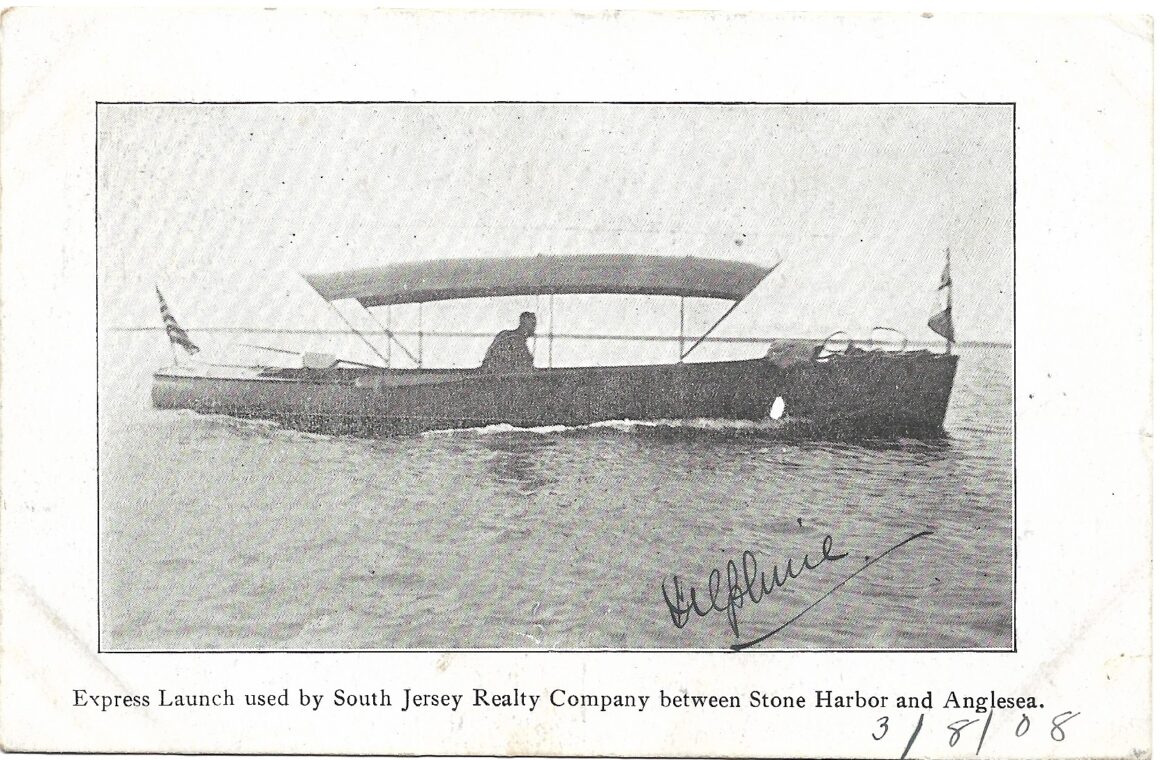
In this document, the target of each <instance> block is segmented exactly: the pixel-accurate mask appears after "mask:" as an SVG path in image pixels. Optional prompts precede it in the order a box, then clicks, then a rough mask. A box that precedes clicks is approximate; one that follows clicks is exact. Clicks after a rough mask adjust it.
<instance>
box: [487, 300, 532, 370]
mask: <svg viewBox="0 0 1160 760" xmlns="http://www.w3.org/2000/svg"><path fill="white" fill-rule="evenodd" d="M535 334H536V315H535V314H533V313H532V312H530V311H525V312H524V313H523V314H521V315H520V326H519V327H517V328H516V329H514V330H504V331H503V332H501V333H500V334H499V335H497V336H495V340H493V341H492V342H491V347H490V348H488V349H487V355H485V356H484V357H483V366H482V367H481V368H480V369H483V370H486V371H488V372H508V371H511V370H516V371H519V370H530V369H532V367H533V364H532V352H531V351H529V350H528V338H530V337H532V336H533V335H535Z"/></svg>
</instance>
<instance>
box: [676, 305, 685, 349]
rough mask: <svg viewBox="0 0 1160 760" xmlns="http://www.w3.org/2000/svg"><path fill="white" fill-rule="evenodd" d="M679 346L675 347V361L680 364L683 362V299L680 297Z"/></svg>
mask: <svg viewBox="0 0 1160 760" xmlns="http://www.w3.org/2000/svg"><path fill="white" fill-rule="evenodd" d="M679 335H680V338H679V339H678V340H679V345H678V346H677V361H678V363H682V362H684V361H685V297H684V296H681V327H680V332H679Z"/></svg>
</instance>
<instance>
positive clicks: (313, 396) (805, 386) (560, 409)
mask: <svg viewBox="0 0 1160 760" xmlns="http://www.w3.org/2000/svg"><path fill="white" fill-rule="evenodd" d="M957 362H958V357H957V356H953V355H945V354H931V353H929V352H926V351H915V352H909V353H906V354H890V353H879V352H870V353H863V354H859V355H855V356H833V357H830V358H829V359H828V360H824V361H798V362H794V363H790V364H789V365H788V366H781V365H779V364H777V363H774V362H771V361H767V360H765V359H754V360H745V361H730V362H705V363H688V364H669V365H643V366H623V367H563V368H555V369H536V370H532V371H530V372H519V373H510V374H487V373H483V372H480V371H477V370H385V369H384V370H377V369H369V368H368V369H332V370H306V369H301V370H299V369H283V370H253V371H249V372H246V371H233V372H221V371H217V372H195V371H191V370H188V369H184V368H170V369H166V370H161V371H159V372H157V373H156V374H155V375H154V383H153V394H152V395H153V403H154V405H155V406H157V407H159V408H164V409H190V410H193V411H197V412H202V413H210V414H224V415H229V416H234V417H244V418H259V419H269V420H275V421H279V422H282V423H284V424H287V425H290V426H293V427H297V428H303V429H308V430H318V431H325V432H343V433H355V434H362V435H397V434H404V433H413V432H418V431H424V430H438V429H447V428H466V427H481V426H485V425H495V424H508V425H512V426H515V427H539V426H545V425H583V424H588V423H593V422H600V421H605V420H625V419H629V420H679V419H703V418H708V419H729V420H753V421H760V420H766V419H768V418H769V413H770V408H771V406H772V405H773V404H774V402H775V400H776V399H777V398H778V397H781V398H782V399H783V400H784V402H785V415H786V417H787V418H789V419H792V420H794V421H796V422H797V423H800V424H801V425H803V426H805V427H806V428H808V430H810V431H811V432H812V433H815V434H817V435H821V436H836V437H838V436H841V437H844V436H864V437H883V436H887V437H901V436H907V437H929V436H937V435H941V434H942V425H943V419H944V417H945V414H946V409H947V403H948V400H949V398H950V393H951V388H952V387H953V384H954V376H955V369H956V365H957Z"/></svg>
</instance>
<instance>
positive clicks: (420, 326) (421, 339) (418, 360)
mask: <svg viewBox="0 0 1160 760" xmlns="http://www.w3.org/2000/svg"><path fill="white" fill-rule="evenodd" d="M416 362H417V363H418V365H419V369H423V302H422V301H420V302H419V358H418V359H416Z"/></svg>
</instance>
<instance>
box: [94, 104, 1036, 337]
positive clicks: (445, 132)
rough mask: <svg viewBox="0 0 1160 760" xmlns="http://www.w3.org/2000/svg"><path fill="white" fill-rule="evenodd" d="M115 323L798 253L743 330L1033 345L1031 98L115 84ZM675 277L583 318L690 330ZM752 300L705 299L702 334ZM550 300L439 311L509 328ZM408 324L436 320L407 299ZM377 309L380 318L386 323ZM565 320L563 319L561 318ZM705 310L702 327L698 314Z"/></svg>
mask: <svg viewBox="0 0 1160 760" xmlns="http://www.w3.org/2000/svg"><path fill="white" fill-rule="evenodd" d="M98 118H99V122H98V170H99V174H98V191H99V196H98V234H99V242H98V261H99V265H98V266H99V285H100V294H99V295H100V301H101V326H102V328H105V329H107V328H110V327H124V326H157V325H159V324H160V322H159V317H158V313H157V304H156V298H155V296H154V295H153V287H154V284H157V285H159V286H160V287H161V289H162V291H163V292H164V293H165V295H166V297H167V299H168V301H169V304H170V306H171V308H172V309H173V311H174V312H175V314H176V315H177V316H178V318H179V319H180V321H181V322H182V323H183V325H184V326H186V327H187V328H188V329H190V331H191V332H194V331H195V330H196V329H197V328H199V327H202V328H206V327H220V326H235V327H288V328H304V329H310V328H323V329H332V328H340V327H342V323H341V321H340V320H339V319H338V318H337V317H336V316H335V315H334V314H333V313H331V312H330V310H329V308H328V307H327V306H326V305H325V303H324V302H322V301H321V299H320V298H319V297H318V296H317V295H316V294H314V293H313V291H312V290H311V289H310V288H309V286H308V285H306V284H305V283H304V282H303V281H302V279H301V278H300V277H299V275H298V273H299V272H316V271H334V270H341V269H345V268H351V267H361V266H373V265H376V264H380V263H387V262H391V261H403V260H419V259H425V258H444V257H474V256H532V255H544V256H551V255H566V254H578V253H583V254H605V253H607V254H614V253H634V254H647V255H677V256H687V255H693V256H706V257H713V258H729V259H736V260H741V261H751V262H755V263H759V264H763V265H767V266H769V265H772V264H774V263H776V262H778V261H780V262H782V263H781V264H780V266H779V267H778V268H777V270H776V271H775V272H774V274H773V275H771V276H770V277H769V278H768V279H767V280H766V281H765V282H763V283H762V284H761V285H760V286H759V287H758V288H757V289H756V290H755V291H754V292H753V293H752V294H751V295H750V297H749V298H748V299H746V301H744V302H743V303H742V305H741V306H740V307H739V308H738V309H737V310H736V311H735V312H734V313H733V315H732V316H731V317H730V318H729V319H728V320H727V321H726V323H724V324H723V325H722V326H721V327H720V328H719V330H718V331H717V333H715V334H718V335H723V336H763V337H764V336H784V337H818V336H825V335H828V334H830V333H832V332H834V331H835V330H839V329H844V330H846V331H848V332H850V333H851V334H854V335H857V336H864V335H866V334H868V333H869V331H870V330H871V329H872V328H873V327H875V326H878V325H884V326H890V327H895V328H897V329H899V330H902V331H903V332H904V333H906V334H907V335H908V337H909V338H910V339H911V340H913V341H925V340H938V336H936V335H934V334H933V333H932V332H930V331H929V329H928V328H927V327H926V320H927V318H928V317H929V316H930V315H931V314H933V313H934V312H935V311H936V310H937V309H938V308H939V300H938V299H939V293H938V292H937V291H936V288H937V285H938V281H939V275H940V274H941V272H942V268H943V263H944V260H945V256H946V249H947V248H948V247H949V248H950V252H951V257H952V271H953V278H954V288H955V289H954V299H955V323H956V325H955V326H956V332H957V334H958V337H959V339H960V340H985V341H999V342H1010V341H1011V339H1012V333H1013V324H1012V306H1013V292H1012V271H1013V256H1014V251H1013V234H1012V232H1013V231H1012V223H1013V222H1012V207H1013V199H1012V191H1013V175H1012V172H1013V145H1012V139H1013V138H1012V109H1011V108H1010V107H1008V106H852V105H842V106H776V105H767V106H705V105H702V106H697V105H667V106H666V105H654V106H645V105H564V104H559V105H546V104H518V105H491V104H487V105H452V104H434V105H421V104H358V105H339V104H334V105H290V104H285V105H217V106H214V105H176V104H173V105H102V106H100V110H99V114H98ZM673 301H674V299H664V298H629V299H615V298H611V297H601V298H596V299H593V298H589V297H581V296H572V297H561V298H557V299H555V304H554V318H555V321H556V322H557V324H558V326H557V328H556V329H557V331H559V332H602V333H609V332H615V333H630V334H663V333H672V332H675V331H676V326H677V313H678V311H677V310H678V308H679V307H678V306H676V305H675V304H674V302H673ZM727 306H728V304H721V303H720V302H698V303H692V302H690V304H689V305H688V309H687V324H688V325H689V327H688V331H689V332H690V333H692V334H699V333H700V332H701V331H702V330H703V329H704V328H707V327H708V326H709V325H710V324H712V322H713V320H715V319H716V317H717V316H718V315H719V314H720V313H722V312H723V310H724V308H726V307H727ZM525 308H538V309H539V310H541V311H542V309H543V308H544V303H543V302H540V303H539V304H537V303H536V301H535V299H532V298H524V299H501V300H500V301H499V302H496V303H481V302H475V301H473V302H449V303H443V304H431V305H428V306H427V307H425V312H424V325H425V329H428V330H431V329H440V328H443V329H449V330H464V329H466V330H484V331H487V330H492V329H500V328H503V327H509V326H513V325H514V318H515V315H516V314H518V313H519V311H522V310H524V309H525ZM391 318H392V324H393V325H395V326H398V327H404V328H406V327H407V326H412V327H413V326H414V325H416V324H417V321H416V320H417V312H416V310H415V307H396V309H395V310H394V311H393V313H392V315H391ZM362 326H365V323H364V324H363V325H362ZM541 326H542V327H543V326H544V322H543V318H542V317H541ZM697 328H701V329H697Z"/></svg>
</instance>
